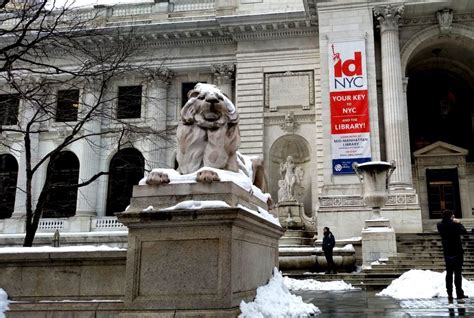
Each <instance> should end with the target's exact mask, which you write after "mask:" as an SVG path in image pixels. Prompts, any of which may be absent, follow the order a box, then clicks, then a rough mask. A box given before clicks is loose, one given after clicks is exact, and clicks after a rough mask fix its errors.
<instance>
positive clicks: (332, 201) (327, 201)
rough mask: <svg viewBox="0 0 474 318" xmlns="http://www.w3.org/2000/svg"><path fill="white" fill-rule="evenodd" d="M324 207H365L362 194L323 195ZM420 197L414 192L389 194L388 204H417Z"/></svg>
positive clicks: (322, 202)
mask: <svg viewBox="0 0 474 318" xmlns="http://www.w3.org/2000/svg"><path fill="white" fill-rule="evenodd" d="M319 203H320V206H321V207H322V208H331V207H364V206H365V205H364V200H363V199H362V197H361V196H350V195H348V196H341V195H339V196H323V197H320V198H319ZM417 204H418V197H417V195H416V194H413V193H401V194H389V195H388V200H387V203H386V206H397V205H400V206H405V205H417Z"/></svg>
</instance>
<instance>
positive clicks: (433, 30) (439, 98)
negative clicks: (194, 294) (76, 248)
mask: <svg viewBox="0 0 474 318" xmlns="http://www.w3.org/2000/svg"><path fill="white" fill-rule="evenodd" d="M87 10H88V11H87ZM87 10H86V11H84V12H83V14H88V12H89V13H90V14H98V16H100V17H101V20H100V27H108V28H120V27H124V26H130V27H132V28H134V29H136V30H138V31H140V36H141V37H142V40H143V42H142V46H143V47H142V50H143V56H148V57H150V58H151V61H152V62H153V60H157V61H158V60H160V61H161V60H163V59H166V62H165V67H166V69H167V70H169V71H170V72H168V73H167V74H165V75H166V76H165V77H160V78H161V79H160V80H156V81H154V82H150V83H148V84H146V85H143V86H142V84H139V83H142V81H141V80H140V76H139V75H134V76H130V77H129V78H127V80H123V81H121V82H116V83H115V87H113V88H111V90H112V92H111V93H113V94H120V90H123V89H129V90H134V89H135V90H137V92H138V93H137V94H138V95H139V96H141V95H146V94H151V95H153V96H157V97H159V99H160V100H161V101H162V102H160V103H158V105H156V104H153V105H152V104H151V103H147V102H146V100H145V99H140V98H139V99H138V100H136V101H135V104H137V105H138V106H137V107H138V109H139V116H137V117H139V118H135V119H133V120H136V121H139V122H143V124H146V123H149V122H151V121H153V122H154V125H157V126H158V127H163V128H166V127H173V126H175V125H176V123H177V118H178V112H179V110H180V107H181V105H182V104H183V101H184V99H185V96H186V92H187V91H188V90H189V89H190V88H192V87H193V85H194V84H195V83H197V82H206V83H214V84H216V85H218V86H220V87H221V89H222V90H223V91H224V92H225V93H226V94H227V95H228V96H230V97H231V99H232V100H234V101H235V104H236V105H237V107H238V110H239V113H240V129H241V136H242V143H241V147H240V151H241V152H242V153H244V154H251V155H260V156H263V158H264V160H265V164H266V168H267V171H268V174H269V182H270V187H271V193H272V195H273V196H274V197H276V196H277V192H278V180H279V179H280V178H281V177H280V174H279V169H278V167H279V165H280V163H281V162H283V161H285V159H286V158H287V156H289V155H291V156H293V158H294V160H295V163H296V164H297V165H298V166H301V167H302V168H303V170H304V172H305V173H304V177H303V180H302V184H301V185H302V188H304V194H303V199H302V200H303V203H304V207H305V211H306V214H307V215H312V216H313V217H314V218H315V219H316V222H317V224H318V229H319V230H321V228H322V227H323V226H329V227H331V229H332V230H333V232H334V233H337V236H338V237H339V238H344V237H345V238H350V237H358V236H360V231H361V229H362V228H363V226H364V220H365V219H367V218H368V217H369V210H368V209H367V208H365V207H364V205H363V202H362V199H361V196H360V193H361V186H360V183H359V179H358V177H357V176H356V175H355V174H354V173H353V171H352V169H351V165H350V164H351V163H352V162H354V161H358V162H363V161H367V160H387V161H390V160H395V161H396V163H397V169H396V170H395V172H394V174H393V176H392V180H391V184H390V189H391V194H390V197H389V201H388V203H387V205H386V207H385V208H384V209H383V211H382V214H383V215H384V216H386V217H388V218H389V219H390V220H391V224H392V226H393V227H394V229H395V231H396V232H397V233H410V232H411V233H413V232H421V231H429V230H431V229H432V228H433V225H434V223H435V222H436V219H438V218H439V217H440V211H441V210H442V209H443V208H452V209H454V210H455V211H456V214H457V216H458V217H462V218H465V219H471V218H473V216H472V214H473V212H474V155H473V150H474V134H473V132H474V130H473V129H474V93H473V88H474V71H473V70H474V2H473V1H469V0H456V1H454V0H450V1H438V0H412V1H403V2H397V1H369V0H365V1H362V0H359V1H357V0H344V1H319V0H169V1H155V2H143V3H139V4H128V5H127V4H120V5H115V6H96V7H94V8H91V9H87ZM143 56H137V59H140V58H143ZM58 94H60V91H58ZM119 97H120V96H119ZM9 98H10V97H9V95H8V94H6V93H2V95H0V99H2V100H8V99H9ZM58 100H60V96H58ZM10 104H13V105H15V103H14V102H12V103H10ZM16 105H17V106H16V107H17V108H16V109H17V111H18V108H21V101H18V102H17V103H16ZM79 107H80V106H79ZM0 114H2V116H3V117H4V118H1V119H0V120H2V123H4V124H8V120H7V117H6V116H7V115H5V114H6V112H2V113H0ZM99 126H100V124H99ZM99 128H100V127H97V129H99ZM60 135H61V129H60V125H58V124H57V123H53V124H52V125H51V126H50V130H49V131H48V132H44V133H43V134H42V135H41V136H39V137H38V140H37V141H36V142H37V148H38V153H45V152H46V151H48V149H51V147H53V146H54V142H55V139H56V138H57V136H60ZM100 142H101V143H107V140H106V139H104V140H101V141H100ZM91 147H92V146H91V145H90V144H88V143H86V142H77V143H74V144H73V145H72V146H71V147H70V149H68V151H67V152H66V153H65V154H64V157H63V159H62V160H63V161H64V165H65V167H64V169H63V170H61V171H62V172H61V173H60V176H59V177H64V178H72V179H74V178H75V179H78V178H79V179H82V178H84V177H87V176H89V175H91V174H92V173H94V172H96V171H99V170H108V169H109V168H110V169H111V171H114V172H115V173H112V174H111V175H110V176H104V177H102V178H101V179H99V181H97V182H94V183H92V184H90V185H89V186H87V187H85V188H81V189H80V190H79V191H78V193H77V199H76V198H73V199H71V200H72V209H70V210H68V211H62V212H59V213H63V214H62V216H65V217H67V218H45V219H43V220H42V221H41V224H40V229H41V228H43V229H47V228H48V227H49V228H51V229H52V228H55V227H60V228H62V229H63V230H64V231H84V232H87V231H94V230H98V229H99V228H101V227H102V228H107V227H108V226H116V223H114V222H115V221H114V217H113V216H112V215H113V212H117V211H120V210H121V209H124V208H125V206H126V205H127V202H126V199H125V201H120V202H118V203H117V198H118V197H126V194H125V193H127V192H120V191H121V190H120V189H123V188H124V187H125V188H127V189H129V188H130V187H131V185H130V184H131V183H134V182H135V183H136V182H137V178H140V176H141V175H142V174H143V172H144V170H148V169H150V168H152V167H154V166H156V167H158V166H160V167H174V161H175V159H174V151H173V149H170V148H169V147H165V146H163V148H162V149H163V150H162V151H159V152H156V151H151V149H150V148H149V145H147V143H146V141H136V142H134V143H132V144H131V145H130V147H129V148H127V149H123V150H120V151H119V152H117V151H116V150H114V149H108V148H103V149H101V151H100V152H97V151H94V149H92V148H91ZM123 158H126V160H128V162H129V163H131V164H130V165H129V168H127V169H128V170H126V169H125V170H123V169H122V170H121V168H120V164H118V161H117V160H118V159H123ZM22 165H23V164H22V158H21V156H19V155H18V153H8V149H7V148H6V147H3V148H2V147H1V146H0V178H1V180H2V184H1V186H2V188H1V189H0V195H1V196H2V197H3V198H2V200H1V201H0V202H1V204H2V205H1V209H2V210H1V211H0V218H2V220H0V233H5V234H8V233H22V232H23V231H24V228H23V217H24V203H23V202H24V200H25V198H24V194H23V192H22V191H21V190H17V191H16V192H15V191H13V192H12V191H8V189H11V188H12V186H11V182H12V180H14V182H16V184H17V185H18V186H19V187H20V188H21V186H22V184H23V183H22V182H23V181H22V180H23V179H24V169H22V167H23V166H22ZM58 165H59V164H58ZM130 167H131V168H130ZM114 178H115V179H114ZM7 181H8V182H10V183H9V184H10V185H7ZM43 182H44V173H43V174H41V173H39V174H38V177H37V178H36V179H35V183H34V184H35V187H36V191H35V193H36V194H37V193H39V189H40V187H41V186H42V183H43ZM128 193H129V192H128ZM7 194H8V195H7ZM114 204H115V205H114ZM70 206H71V205H70ZM319 232H321V231H319Z"/></svg>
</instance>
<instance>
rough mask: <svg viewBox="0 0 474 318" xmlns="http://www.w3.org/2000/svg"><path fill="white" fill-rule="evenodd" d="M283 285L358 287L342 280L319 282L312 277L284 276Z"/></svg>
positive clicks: (308, 287)
mask: <svg viewBox="0 0 474 318" xmlns="http://www.w3.org/2000/svg"><path fill="white" fill-rule="evenodd" d="M284 283H285V285H286V286H287V287H288V288H289V289H291V290H324V291H329V290H351V289H358V288H355V287H353V286H352V285H351V284H348V283H346V282H344V281H342V280H337V281H330V282H320V281H317V280H314V279H293V278H288V277H285V278H284Z"/></svg>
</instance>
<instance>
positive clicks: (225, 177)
mask: <svg viewBox="0 0 474 318" xmlns="http://www.w3.org/2000/svg"><path fill="white" fill-rule="evenodd" d="M247 169H248V168H247ZM203 170H210V171H214V172H215V173H217V174H218V175H219V178H220V180H221V181H230V182H233V183H235V184H236V185H238V186H239V187H241V188H242V189H244V190H245V191H248V192H251V193H252V194H253V195H254V196H256V197H257V198H259V199H260V200H261V201H263V202H267V201H268V199H269V198H270V194H269V193H263V192H262V190H260V189H259V188H258V187H256V186H254V185H253V184H252V179H251V178H249V176H248V175H247V174H248V173H249V172H247V173H245V172H244V171H242V170H239V172H232V171H228V170H221V169H215V168H210V167H202V168H200V169H199V170H197V171H195V172H193V173H189V174H180V173H179V172H178V171H176V170H174V169H153V172H161V173H165V174H167V175H168V178H169V179H170V184H178V183H196V176H197V174H198V173H199V172H201V171H203ZM138 185H146V177H144V178H142V179H141V180H140V182H138Z"/></svg>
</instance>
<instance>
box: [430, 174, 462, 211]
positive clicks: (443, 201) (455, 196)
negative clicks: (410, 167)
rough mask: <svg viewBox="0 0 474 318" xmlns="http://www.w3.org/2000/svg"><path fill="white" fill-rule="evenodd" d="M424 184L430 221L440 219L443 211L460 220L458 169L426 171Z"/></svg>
mask: <svg viewBox="0 0 474 318" xmlns="http://www.w3.org/2000/svg"><path fill="white" fill-rule="evenodd" d="M426 182H427V188H428V206H429V212H430V219H440V218H441V217H442V211H443V210H444V209H449V210H452V211H454V215H455V217H456V218H461V217H462V211H461V199H460V195H459V179H458V169H457V168H454V169H427V170H426Z"/></svg>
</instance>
